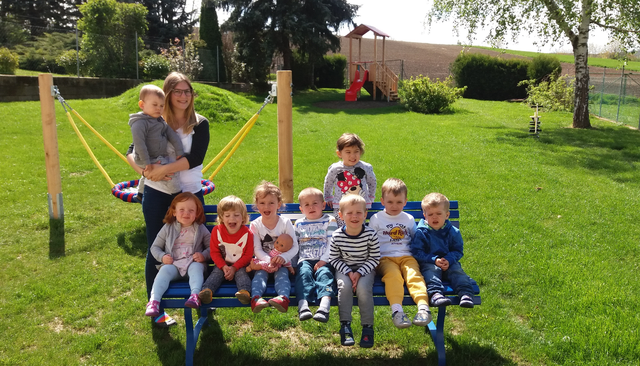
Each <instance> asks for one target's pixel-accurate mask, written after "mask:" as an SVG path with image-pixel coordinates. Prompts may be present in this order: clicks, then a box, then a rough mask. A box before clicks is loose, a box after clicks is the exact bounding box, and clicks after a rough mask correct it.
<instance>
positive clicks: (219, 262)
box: [199, 196, 253, 304]
mask: <svg viewBox="0 0 640 366" xmlns="http://www.w3.org/2000/svg"><path fill="white" fill-rule="evenodd" d="M217 209H218V225H216V226H215V227H214V228H213V230H211V259H212V260H213V263H215V264H216V266H215V267H214V268H213V270H212V271H211V274H210V275H209V277H208V278H207V280H206V281H205V283H204V284H203V285H202V291H200V295H199V297H200V300H201V301H202V302H203V303H204V304H208V303H210V302H211V300H212V298H213V293H214V292H216V290H217V289H218V287H220V285H221V284H222V281H223V280H225V279H226V280H227V281H235V282H236V286H238V292H236V297H237V298H238V300H239V301H240V302H241V303H242V304H248V303H249V302H250V301H251V295H250V294H249V290H250V289H251V279H250V278H249V275H248V274H247V271H246V270H245V267H246V266H247V265H248V264H249V262H250V261H251V257H252V256H253V234H252V233H251V231H249V228H247V227H246V226H245V225H246V224H247V223H249V215H248V214H247V206H246V205H245V204H244V202H243V201H242V200H241V199H240V198H238V197H236V196H227V197H225V198H223V199H221V200H220V202H219V203H218V207H217Z"/></svg>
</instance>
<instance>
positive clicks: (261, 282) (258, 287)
mask: <svg viewBox="0 0 640 366" xmlns="http://www.w3.org/2000/svg"><path fill="white" fill-rule="evenodd" d="M273 277H274V278H275V288H276V293H277V294H278V295H280V296H285V297H286V298H287V299H288V298H289V295H290V294H291V281H289V270H288V269H287V267H284V266H283V267H280V269H278V270H277V271H275V272H274V273H273ZM268 279H269V273H268V272H267V271H263V270H259V271H256V274H255V275H254V276H253V281H251V296H252V297H253V296H258V297H262V294H264V292H265V291H266V289H267V280H268Z"/></svg>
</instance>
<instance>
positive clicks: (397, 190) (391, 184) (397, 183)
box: [382, 178, 407, 198]
mask: <svg viewBox="0 0 640 366" xmlns="http://www.w3.org/2000/svg"><path fill="white" fill-rule="evenodd" d="M389 193H391V194H393V195H394V196H398V195H400V194H404V198H407V185H406V184H404V182H403V181H402V180H400V179H398V178H389V179H387V180H385V181H384V183H383V184H382V198H384V196H385V195H387V194H389Z"/></svg>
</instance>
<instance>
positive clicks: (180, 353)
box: [151, 323, 186, 366]
mask: <svg viewBox="0 0 640 366" xmlns="http://www.w3.org/2000/svg"><path fill="white" fill-rule="evenodd" d="M174 327H180V323H178V324H177V325H174ZM182 327H183V328H184V324H183V325H182ZM151 328H152V329H151V336H152V338H153V342H154V343H155V344H156V349H157V353H158V358H159V359H160V362H162V364H163V365H165V366H170V365H184V360H185V355H186V351H185V345H183V344H182V342H180V341H179V340H176V339H174V338H173V337H172V336H171V332H170V330H169V328H161V327H157V326H153V325H152V326H151Z"/></svg>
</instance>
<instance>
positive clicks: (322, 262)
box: [313, 261, 327, 272]
mask: <svg viewBox="0 0 640 366" xmlns="http://www.w3.org/2000/svg"><path fill="white" fill-rule="evenodd" d="M325 264H327V262H325V261H318V263H316V265H315V266H313V271H314V272H318V270H319V269H320V268H322V267H324V266H325Z"/></svg>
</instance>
